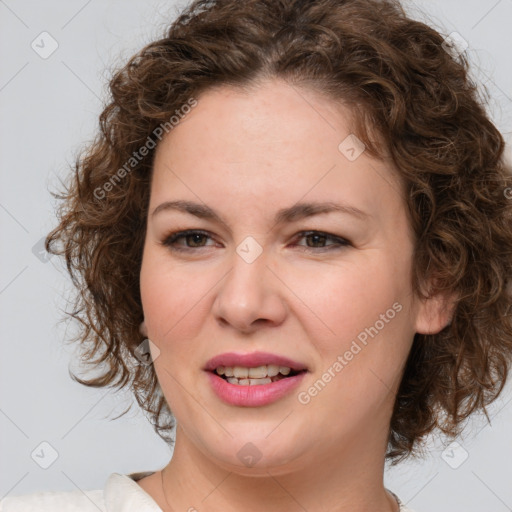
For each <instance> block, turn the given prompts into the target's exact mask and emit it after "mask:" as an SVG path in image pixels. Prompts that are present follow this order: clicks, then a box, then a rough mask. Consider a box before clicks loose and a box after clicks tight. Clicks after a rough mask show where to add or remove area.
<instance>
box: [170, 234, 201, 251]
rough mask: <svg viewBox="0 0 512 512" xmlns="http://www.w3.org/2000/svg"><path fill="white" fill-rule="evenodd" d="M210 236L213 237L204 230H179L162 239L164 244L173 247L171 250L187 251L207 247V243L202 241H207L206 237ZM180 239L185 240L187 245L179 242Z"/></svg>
mask: <svg viewBox="0 0 512 512" xmlns="http://www.w3.org/2000/svg"><path fill="white" fill-rule="evenodd" d="M208 238H210V239H211V237H210V236H209V235H208V233H206V232H204V231H197V230H187V231H177V232H176V233H171V234H170V235H168V236H167V237H166V238H165V239H164V240H163V241H162V245H164V246H165V247H169V248H171V250H173V251H174V250H175V251H187V250H189V249H196V248H201V247H207V245H204V244H202V243H201V242H205V241H206V239H208ZM180 240H184V241H185V245H183V244H180V243H178V241H180Z"/></svg>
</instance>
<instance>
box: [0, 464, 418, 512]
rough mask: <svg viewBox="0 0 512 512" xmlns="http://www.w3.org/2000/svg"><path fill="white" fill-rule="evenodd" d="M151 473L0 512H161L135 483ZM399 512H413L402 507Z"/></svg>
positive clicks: (38, 497) (4, 506) (117, 477)
mask: <svg viewBox="0 0 512 512" xmlns="http://www.w3.org/2000/svg"><path fill="white" fill-rule="evenodd" d="M153 473H154V471H146V472H139V473H131V474H129V475H121V474H120V473H112V474H111V475H110V476H109V477H108V479H107V482H106V484H105V488H104V489H103V490H94V491H79V490H76V491H40V492H34V493H32V494H25V495H22V496H7V497H6V498H3V499H2V500H0V512H98V511H101V512H162V509H161V508H160V507H159V506H158V505H157V504H156V502H155V500H153V498H152V497H151V496H150V495H149V494H148V493H147V492H146V491H144V489H143V488H142V487H141V486H140V485H139V484H138V483H136V481H137V480H140V479H141V478H144V477H145V476H148V475H151V474H153ZM400 512H413V511H412V510H411V509H409V508H406V507H405V506H404V505H401V507H400Z"/></svg>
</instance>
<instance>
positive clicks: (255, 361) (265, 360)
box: [203, 352, 310, 407]
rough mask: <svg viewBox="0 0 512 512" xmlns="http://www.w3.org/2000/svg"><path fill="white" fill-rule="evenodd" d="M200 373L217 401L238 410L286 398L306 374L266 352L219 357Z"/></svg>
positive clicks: (296, 364)
mask: <svg viewBox="0 0 512 512" xmlns="http://www.w3.org/2000/svg"><path fill="white" fill-rule="evenodd" d="M203 370H205V371H206V372H207V373H208V375H209V377H210V379H209V382H210V385H211V387H212V389H213V391H214V392H215V393H216V394H217V396H218V397H219V398H221V399H222V400H223V401H224V402H227V403H228V404H231V405H235V406H241V407H258V406H263V405H268V404H271V403H273V402H276V401H278V400H280V399H281V398H284V397H285V396H287V395H290V394H291V393H292V391H293V390H294V389H296V388H297V386H298V385H299V384H300V382H301V381H302V380H303V378H304V376H305V374H306V373H308V372H309V371H310V370H309V368H307V367H306V365H304V364H302V363H299V362H297V361H294V360H293V359H290V358H288V357H284V356H280V355H276V354H270V353H267V352H253V353H250V354H238V353H234V352H231V353H226V354H220V355H218V356H215V357H213V358H212V359H210V360H209V361H208V363H206V365H205V367H204V368H203Z"/></svg>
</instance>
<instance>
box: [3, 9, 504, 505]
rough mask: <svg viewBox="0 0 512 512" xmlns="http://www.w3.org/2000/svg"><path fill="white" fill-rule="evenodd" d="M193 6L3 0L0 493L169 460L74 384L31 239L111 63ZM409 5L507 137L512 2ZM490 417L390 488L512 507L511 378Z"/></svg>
mask: <svg viewBox="0 0 512 512" xmlns="http://www.w3.org/2000/svg"><path fill="white" fill-rule="evenodd" d="M185 3H186V2H184V1H181V2H180V3H179V4H178V3H176V2H172V1H162V0H160V1H157V0H152V1H142V0H130V1H127V0H122V1H121V0H109V1H100V0H89V1H87V0H68V1H66V2H64V1H61V2H58V1H57V0H47V1H45V2H39V1H35V0H33V1H27V0H0V112H1V116H0V173H1V182H0V237H1V242H0V243H1V248H2V250H1V260H0V314H1V336H2V339H1V340H2V341H1V348H2V350H1V355H0V362H1V370H0V379H1V380H0V392H1V395H0V429H1V433H2V435H1V438H0V450H1V453H0V497H2V496H4V495H6V494H9V495H18V494H26V493H29V492H34V491H38V490H74V489H77V488H78V489H100V488H103V486H104V483H105V480H106V478H107V477H108V475H109V474H110V473H112V472H120V473H130V472H135V471H146V470H157V469H160V468H161V467H162V466H164V465H165V464H166V463H167V461H168V460H169V457H170V455H171V451H170V450H169V448H168V447H167V446H166V445H165V443H164V442H163V441H161V440H160V439H159V438H158V437H157V436H156V434H155V433H154V432H153V430H152V428H151V426H150V425H149V423H148V422H147V420H146V419H145V418H144V416H143V415H142V413H141V412H140V410H139V409H138V406H137V405H136V404H135V402H134V401H133V400H132V398H131V397H130V396H129V395H127V394H126V393H117V394H116V393H115V392H113V391H108V390H105V389H102V390H94V389H89V388H85V387H83V386H80V385H79V384H77V383H75V382H73V381H72V380H71V379H70V377H69V375H68V366H69V365H70V364H71V367H72V368H73V367H76V365H75V363H73V357H72V355H73V353H74V352H75V351H76V348H77V347H76V346H75V345H69V344H68V345H65V340H66V339H69V336H70V334H71V333H72V331H73V329H72V328H70V327H68V331H67V332H66V324H62V323H60V324H59V323H58V322H59V320H61V319H62V308H64V307H65V303H64V300H63V298H62V296H63V294H64V296H65V294H66V291H67V290H68V289H69V286H70V285H69V279H68V277H67V275H66V274H65V273H64V272H63V271H62V266H61V263H60V262H59V261H57V258H55V257H54V258H52V259H50V261H48V262H44V261H41V260H40V259H39V258H38V257H36V255H35V254H34V252H33V247H34V245H36V244H37V243H38V241H40V239H41V238H42V237H43V236H44V235H45V234H46V233H47V232H48V231H49V230H50V229H51V228H52V227H53V226H54V224H55V217H54V201H53V199H52V197H51V195H50V193H49V190H55V188H56V187H57V185H58V181H57V176H63V175H65V174H66V173H67V170H68V167H67V166H68V163H71V162H72V161H73V160H74V157H75V155H76V152H77V150H78V149H79V148H80V145H81V144H82V143H84V142H87V141H88V140H90V139H91V138H92V137H93V135H94V133H95V130H96V127H97V118H98V115H99V113H100V111H101V107H102V99H103V98H104V97H105V90H106V83H107V79H108V77H109V69H110V68H111V67H112V66H113V65H115V64H116V63H118V62H122V61H124V60H125V59H127V58H128V57H129V56H130V55H131V54H133V53H134V52H135V51H137V50H138V49H139V48H140V47H141V46H142V45H143V44H145V43H147V42H149V41H150V40H152V39H154V38H156V37H160V35H161V33H162V30H163V27H164V26H165V25H166V24H167V23H168V22H170V21H171V20H172V19H174V18H175V16H176V13H177V8H178V7H177V6H178V5H181V6H183V5H184V4H185ZM407 5H409V7H410V9H411V11H412V12H413V13H415V16H417V17H421V16H422V14H421V11H419V10H418V9H422V10H425V11H426V12H428V13H429V14H428V16H429V18H428V19H429V20H430V21H429V22H430V23H431V24H435V25H436V26H437V28H438V29H440V30H441V31H442V32H443V33H444V34H445V35H447V34H450V33H451V32H454V31H456V32H458V33H459V34H460V35H461V36H462V37H463V38H464V39H465V40H466V41H467V42H468V43H469V48H468V55H469V57H470V58H471V61H472V62H473V63H474V64H476V65H477V66H478V69H477V70H475V76H476V77H477V78H478V79H479V80H480V81H482V82H484V83H485V84H486V85H487V87H488V89H489V92H490V94H491V97H492V100H491V107H490V108H491V111H492V116H493V118H494V121H495V122H496V124H497V126H498V127H499V128H500V129H501V130H502V132H503V133H504V135H505V137H506V138H507V140H508V141H510V142H512V139H511V132H512V60H511V56H510V52H511V50H512V31H511V30H510V22H511V21H512V0H500V1H495V0H491V1H482V0H444V1H443V0H435V1H429V2H427V1H426V0H421V1H419V0H416V1H414V3H412V2H411V1H410V0H409V3H408V4H407ZM43 31H47V32H49V33H50V34H51V36H52V37H53V38H54V39H55V40H56V41H57V42H58V45H59V46H58V48H57V50H56V51H55V52H54V53H53V54H52V55H51V56H49V57H48V58H47V59H43V58H41V57H40V56H39V55H38V54H37V53H36V52H35V51H34V50H33V49H32V48H31V43H32V41H33V40H34V39H36V37H37V36H39V34H40V33H41V32H43ZM47 44H48V43H47ZM46 48H48V46H46ZM130 403H133V404H134V405H133V407H132V411H130V412H129V413H127V414H126V415H125V416H123V417H122V418H119V419H117V420H115V421H110V420H109V418H114V417H115V416H116V415H118V414H119V413H120V412H121V411H122V410H124V409H125V408H126V407H127V406H128V405H129V404H130ZM490 413H491V418H492V424H491V426H489V425H487V424H486V422H485V420H484V419H483V418H475V419H473V420H472V422H471V423H470V425H469V426H468V429H467V430H466V432H465V434H464V436H462V437H461V438H460V439H459V440H458V442H459V443H460V445H461V447H462V448H459V449H456V450H454V451H451V449H448V450H445V447H446V445H447V444H448V443H447V441H445V440H443V439H442V438H439V437H434V438H432V439H431V440H430V441H429V443H428V445H427V447H426V459H424V460H420V461H409V462H407V463H404V464H402V465H400V466H398V467H397V468H392V469H390V470H388V471H387V472H386V484H387V486H388V487H389V488H390V489H392V490H394V491H395V492H396V493H397V494H398V495H399V496H400V497H401V498H402V499H403V501H405V502H406V503H407V504H408V505H409V506H410V507H411V508H413V509H415V510H417V511H418V512H433V511H436V512H448V511H450V512H454V511H465V512H476V511H479V512H490V511H493V512H501V511H506V510H512V469H511V467H512V464H511V461H512V386H511V385H508V386H507V388H506V390H505V393H504V394H503V397H502V398H501V399H500V400H499V401H498V402H497V403H496V404H495V405H494V406H493V407H491V409H490ZM43 441H46V442H48V443H50V444H51V445H52V446H53V447H54V449H55V450H56V451H57V452H58V458H57V459H56V461H55V462H54V463H53V464H52V465H51V466H50V467H49V468H48V469H42V468H41V467H40V466H39V465H37V464H36V462H34V460H33V459H32V458H31V453H32V452H33V451H34V450H35V449H36V448H37V450H36V453H39V454H40V455H41V453H44V454H45V455H44V457H49V456H50V451H49V450H48V449H43V452H41V448H40V447H39V446H40V443H41V442H43ZM38 447H39V448H38ZM443 452H444V458H443V455H442V454H443ZM466 456H467V459H466V460H464V461H463V459H464V457H466ZM44 457H42V456H41V457H40V458H39V460H40V461H43V459H44ZM36 459H37V457H36ZM48 460H49V459H48ZM447 461H448V462H450V464H451V466H458V467H456V468H454V467H451V466H450V464H448V462H447ZM462 461H463V462H462Z"/></svg>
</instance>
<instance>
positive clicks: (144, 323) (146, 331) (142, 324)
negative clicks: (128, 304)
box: [139, 320, 148, 338]
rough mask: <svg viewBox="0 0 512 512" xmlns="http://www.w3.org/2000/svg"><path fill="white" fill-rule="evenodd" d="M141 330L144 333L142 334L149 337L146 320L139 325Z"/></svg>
mask: <svg viewBox="0 0 512 512" xmlns="http://www.w3.org/2000/svg"><path fill="white" fill-rule="evenodd" d="M139 332H140V333H141V334H142V336H144V337H146V338H147V337H148V329H147V327H146V322H145V321H144V320H143V321H142V322H141V324H140V325H139Z"/></svg>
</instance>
